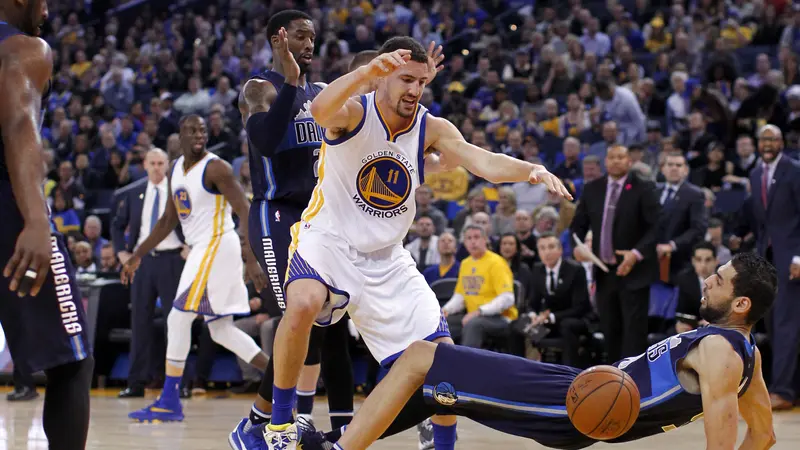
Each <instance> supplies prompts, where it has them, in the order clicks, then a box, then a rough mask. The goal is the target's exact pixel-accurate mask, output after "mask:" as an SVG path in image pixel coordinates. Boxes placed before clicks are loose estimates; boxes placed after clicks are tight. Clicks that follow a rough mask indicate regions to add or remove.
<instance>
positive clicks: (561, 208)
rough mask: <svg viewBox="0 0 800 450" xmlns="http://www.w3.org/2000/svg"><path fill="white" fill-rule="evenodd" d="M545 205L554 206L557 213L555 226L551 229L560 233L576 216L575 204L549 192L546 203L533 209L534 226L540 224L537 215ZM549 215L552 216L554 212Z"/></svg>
mask: <svg viewBox="0 0 800 450" xmlns="http://www.w3.org/2000/svg"><path fill="white" fill-rule="evenodd" d="M562 200H563V201H562ZM545 207H551V208H553V210H555V212H556V214H557V217H556V223H555V228H554V229H553V230H551V231H553V232H554V233H556V234H560V233H561V232H562V231H564V230H566V229H567V228H569V224H570V223H572V218H573V217H575V204H574V203H572V202H571V201H569V200H565V199H563V198H561V197H559V196H557V195H555V194H550V193H548V194H547V200H546V201H545V203H544V204H542V205H540V206H539V207H537V208H536V209H534V210H533V218H534V227H538V226H539V224H538V221H537V220H536V217H538V216H539V212H540V211H541V210H542V209H543V208H545ZM549 217H552V214H550V216H549ZM542 231H544V230H542Z"/></svg>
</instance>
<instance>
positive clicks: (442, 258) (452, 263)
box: [422, 231, 461, 285]
mask: <svg viewBox="0 0 800 450" xmlns="http://www.w3.org/2000/svg"><path fill="white" fill-rule="evenodd" d="M457 243H458V241H457V240H456V237H455V235H454V234H453V233H451V232H450V231H445V232H444V233H442V234H441V235H439V239H438V241H437V245H436V249H437V250H438V252H439V263H438V264H435V265H431V266H428V268H426V269H425V270H424V271H423V272H422V275H423V276H425V281H427V282H428V285H431V284H433V282H434V281H437V280H441V279H443V278H458V270H459V268H460V267H461V262H460V261H458V260H457V259H456V248H457V247H456V245H457Z"/></svg>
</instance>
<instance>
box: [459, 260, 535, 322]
mask: <svg viewBox="0 0 800 450" xmlns="http://www.w3.org/2000/svg"><path fill="white" fill-rule="evenodd" d="M455 292H456V294H461V295H462V296H463V297H464V306H465V307H466V310H467V313H471V312H473V311H477V310H478V308H480V307H481V306H483V305H486V304H488V303H490V302H491V301H492V300H494V299H495V298H496V297H497V296H499V295H500V294H504V293H509V292H510V293H511V294H512V295H513V294H514V275H513V274H512V273H511V268H510V267H509V266H508V263H507V262H506V260H505V259H503V257H502V256H500V255H498V254H497V253H494V252H492V251H487V252H486V253H484V255H483V256H482V257H481V258H480V259H475V258H473V257H472V256H470V257H468V258H467V259H465V260H464V261H462V262H461V269H459V271H458V284H457V285H456V291H455ZM502 315H503V316H505V317H507V318H508V319H510V320H514V319H516V318H517V316H518V315H519V314H518V312H517V308H516V306H511V307H510V308H508V309H506V310H505V311H503V313H502Z"/></svg>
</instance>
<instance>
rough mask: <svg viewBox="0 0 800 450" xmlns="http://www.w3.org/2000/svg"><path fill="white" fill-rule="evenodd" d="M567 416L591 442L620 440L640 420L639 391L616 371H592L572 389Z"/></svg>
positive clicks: (605, 368) (608, 368)
mask: <svg viewBox="0 0 800 450" xmlns="http://www.w3.org/2000/svg"><path fill="white" fill-rule="evenodd" d="M567 415H568V416H569V420H570V421H571V422H572V425H574V426H575V428H577V429H578V431H580V432H581V433H583V434H585V435H586V436H589V437H590V438H592V439H598V440H601V441H604V440H609V439H614V438H618V437H620V436H622V435H623V434H625V433H626V432H627V431H628V430H629V429H630V428H631V427H632V426H633V423H634V422H636V418H637V417H639V388H638V387H636V383H634V382H633V379H631V377H630V375H628V374H626V373H625V372H623V371H621V370H619V369H617V368H616V367H613V366H595V367H591V368H589V369H586V370H584V371H583V372H581V373H580V374H579V375H578V376H577V377H575V379H574V380H573V381H572V384H571V385H570V386H569V391H568V392H567Z"/></svg>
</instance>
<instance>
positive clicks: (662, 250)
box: [656, 244, 672, 258]
mask: <svg viewBox="0 0 800 450" xmlns="http://www.w3.org/2000/svg"><path fill="white" fill-rule="evenodd" d="M656 253H657V254H658V257H659V258H664V257H666V256H670V255H672V244H658V245H656Z"/></svg>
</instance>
